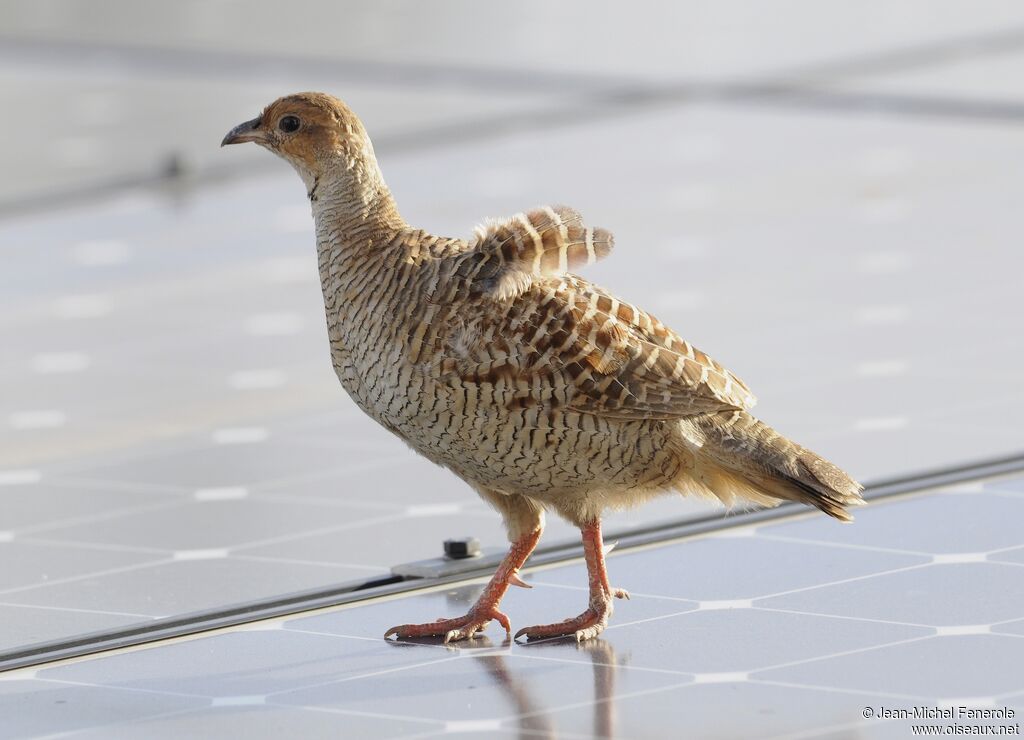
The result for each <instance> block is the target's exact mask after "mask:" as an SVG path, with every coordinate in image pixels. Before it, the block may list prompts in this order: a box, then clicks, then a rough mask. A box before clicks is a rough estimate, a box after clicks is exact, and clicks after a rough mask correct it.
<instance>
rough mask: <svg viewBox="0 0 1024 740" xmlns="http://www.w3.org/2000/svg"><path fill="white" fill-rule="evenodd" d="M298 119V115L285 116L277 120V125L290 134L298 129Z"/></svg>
mask: <svg viewBox="0 0 1024 740" xmlns="http://www.w3.org/2000/svg"><path fill="white" fill-rule="evenodd" d="M299 125H300V121H299V118H298V116H285V117H284V118H282V119H281V120H280V121H278V122H277V127H278V128H279V129H281V130H282V131H284V132H285V133H286V134H291V133H294V132H296V131H298V130H299Z"/></svg>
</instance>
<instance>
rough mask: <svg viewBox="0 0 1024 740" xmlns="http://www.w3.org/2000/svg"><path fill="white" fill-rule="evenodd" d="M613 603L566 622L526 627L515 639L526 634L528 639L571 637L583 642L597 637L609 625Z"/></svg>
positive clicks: (591, 609) (590, 609)
mask: <svg viewBox="0 0 1024 740" xmlns="http://www.w3.org/2000/svg"><path fill="white" fill-rule="evenodd" d="M611 613H612V610H611V605H610V604H608V605H606V606H605V608H599V609H595V608H593V607H591V608H589V609H587V610H586V611H585V612H583V613H582V614H580V615H579V616H578V617H574V618H572V619H567V620H565V621H564V622H557V623H555V624H538V625H534V626H533V627H524V628H523V629H521V630H519V631H518V632H516V635H515V637H514V638H513V639H515V640H518V639H519V638H520V637H523V636H525V637H526V639H527V640H539V639H542V638H545V637H569V636H573V637H575V638H576V642H583V641H584V640H590V639H593V638H594V637H597V636H598V635H600V634H601V633H602V632H604V628H605V627H606V626H607V625H608V618H609V617H610V616H611Z"/></svg>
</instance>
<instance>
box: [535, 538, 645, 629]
mask: <svg viewBox="0 0 1024 740" xmlns="http://www.w3.org/2000/svg"><path fill="white" fill-rule="evenodd" d="M581 532H582V534H583V555H584V558H585V559H586V561H587V575H588V576H589V580H590V605H589V606H588V607H587V610H586V611H585V612H583V613H582V614H580V615H579V616H578V617H573V618H572V619H566V620H565V621H564V622H558V623H556V624H540V625H537V626H535V627H525V628H523V629H521V630H519V631H518V632H516V638H519V637H520V636H522V635H525V636H526V637H527V639H531V640H536V639H539V638H542V637H563V636H566V635H575V636H576V641H577V642H582V641H583V640H589V639H590V638H592V637H597V636H598V635H599V634H601V632H603V631H604V628H605V627H606V626H607V625H608V619H609V618H610V617H611V616H612V599H613V598H616V599H628V598H629V593H627V592H626V591H624V590H623V589H621V588H612V587H611V584H609V583H608V571H607V570H605V567H604V542H603V540H602V539H601V522H600V521H596V522H592V523H591V524H587V525H585V526H584V527H583V528H582V529H581Z"/></svg>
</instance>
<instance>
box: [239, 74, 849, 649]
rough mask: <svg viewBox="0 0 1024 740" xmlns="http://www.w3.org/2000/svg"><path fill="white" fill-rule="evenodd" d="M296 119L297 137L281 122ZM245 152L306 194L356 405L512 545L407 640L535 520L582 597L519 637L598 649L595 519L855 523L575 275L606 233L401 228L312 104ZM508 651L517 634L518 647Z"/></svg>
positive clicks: (610, 593) (745, 419)
mask: <svg viewBox="0 0 1024 740" xmlns="http://www.w3.org/2000/svg"><path fill="white" fill-rule="evenodd" d="M285 117H295V118H298V119H299V120H300V122H301V124H300V126H299V128H298V129H297V130H285V128H290V127H282V126H279V122H280V121H281V120H282V119H284V118H285ZM238 141H255V142H257V143H259V144H261V145H262V146H265V147H266V148H268V149H270V150H271V151H273V152H275V153H277V154H279V155H280V156H282V157H283V158H285V159H286V160H287V161H289V162H290V163H291V164H292V165H293V166H294V167H295V168H296V170H297V171H298V172H299V174H300V176H301V177H302V179H303V181H304V182H305V183H306V186H307V191H308V194H309V197H310V200H311V202H312V206H313V215H314V218H315V221H316V232H317V250H318V255H319V266H320V277H321V282H322V286H323V293H324V305H325V308H326V315H327V328H328V336H329V339H330V345H331V357H332V360H333V362H334V367H335V370H336V372H337V374H338V378H339V380H340V381H341V384H342V385H343V386H344V388H345V389H346V391H348V393H349V394H350V395H351V396H352V398H353V399H354V400H355V401H356V403H357V404H359V406H360V407H361V408H362V409H363V410H364V411H365V412H366V413H367V414H369V415H370V416H371V417H373V418H374V419H375V420H376V421H378V422H379V423H380V424H382V425H383V426H384V427H386V428H387V429H389V430H391V431H392V432H394V433H395V434H397V435H398V436H399V437H401V438H402V439H404V440H405V441H406V442H408V443H409V444H410V445H411V446H412V447H413V448H414V449H415V450H417V451H418V452H420V453H421V454H423V455H425V456H426V457H428V458H430V459H431V460H433V461H434V462H436V463H439V464H441V465H444V466H446V467H448V468H449V469H451V470H452V471H453V472H455V473H456V474H457V475H459V476H460V477H461V478H462V479H463V480H465V481H466V482H467V483H469V484H470V485H471V486H472V487H473V488H474V489H476V490H477V492H478V493H479V494H480V495H481V496H482V497H484V498H485V499H486V500H487V501H489V502H490V503H491V504H492V505H493V506H495V508H497V509H498V510H499V511H500V512H501V513H502V515H503V516H504V518H505V521H506V524H507V526H508V531H509V537H510V539H511V540H512V542H513V543H514V544H513V547H512V549H511V551H510V553H509V556H508V557H507V558H506V560H505V562H504V563H503V565H502V567H501V568H500V569H499V571H498V573H497V574H496V575H495V577H494V579H492V581H491V584H490V585H489V586H488V589H487V591H486V592H485V594H484V596H483V597H481V600H480V602H478V604H477V605H476V606H475V607H474V609H473V610H471V612H470V614H468V615H467V616H466V617H464V618H460V619H456V620H440V621H438V622H434V623H430V624H427V625H403V626H401V627H398V628H395V629H394V630H392V631H389V634H398V635H399V636H412V635H426V634H441V635H443V636H445V638H446V639H461V638H464V637H469V636H472V634H474V633H475V632H476V631H477V630H479V629H481V628H482V627H483V626H484V625H485V624H486V623H487V622H488V621H490V620H491V619H498V620H499V621H500V622H502V624H505V625H506V626H507V623H508V622H507V618H506V617H504V615H502V614H501V613H500V612H498V611H497V601H498V600H499V599H500V597H501V595H502V594H503V593H504V591H505V589H506V588H507V587H508V586H509V585H510V584H511V585H522V584H521V581H520V580H519V578H518V576H517V575H516V572H517V570H518V568H519V567H521V566H522V564H523V562H524V561H525V559H526V557H527V556H528V555H529V552H530V551H531V550H532V549H533V546H534V545H535V544H536V541H537V539H538V538H539V536H540V531H541V528H542V526H543V512H544V510H545V509H550V510H554V511H555V512H557V513H558V514H559V515H561V516H563V517H564V518H566V519H568V520H569V521H571V522H573V523H575V524H577V525H578V526H580V528H581V530H582V531H583V535H584V548H585V552H586V554H587V562H588V567H589V568H590V572H591V599H590V605H589V607H588V610H587V611H586V612H584V613H583V614H581V615H580V616H579V617H577V618H574V619H572V620H567V621H566V622H563V623H559V624H556V625H544V626H540V627H532V628H527V630H524V631H523V633H525V634H526V635H527V636H529V637H542V636H547V635H552V634H566V633H568V634H576V636H577V638H578V639H583V638H586V637H592V636H594V635H596V634H598V633H599V632H600V631H601V629H602V628H603V627H604V625H605V624H606V622H607V619H608V617H609V616H610V614H611V599H612V598H613V597H615V596H620V597H622V596H625V595H626V594H625V592H623V591H620V590H617V589H612V588H611V586H610V585H609V584H608V580H607V575H606V573H605V571H604V562H603V553H602V550H601V547H600V542H601V539H600V517H601V515H602V513H603V512H604V511H605V510H606V509H608V508H614V507H620V506H627V505H630V504H634V503H637V502H640V501H643V500H645V499H646V498H649V497H650V496H654V495H658V494H663V493H666V492H672V491H680V492H683V493H697V494H704V495H711V496H717V497H718V498H720V499H722V500H723V501H725V502H726V503H731V502H732V501H733V499H735V498H736V497H740V498H743V499H746V500H749V501H753V502H756V503H759V504H763V505H773V504H776V503H778V502H779V501H780V500H795V501H802V502H804V503H808V504H811V505H813V506H816V507H818V508H820V509H821V510H822V511H825V512H826V513H828V514H831V515H832V516H835V517H837V518H840V519H848V518H849V517H848V515H847V514H846V511H845V507H847V506H850V505H853V504H857V503H860V486H859V485H858V484H857V483H856V482H855V481H854V480H853V479H852V478H850V477H849V476H848V475H847V474H846V473H844V472H842V471H841V470H840V469H839V468H837V467H835V466H834V465H832V464H831V463H829V462H827V461H825V460H823V459H822V458H820V457H818V456H816V455H814V453H812V452H810V451H808V450H806V449H804V448H802V447H800V446H799V445H797V444H795V443H793V442H791V441H790V440H788V439H786V438H785V437H782V436H781V435H779V434H778V433H776V432H775V431H774V430H772V429H771V428H770V427H768V426H767V425H765V424H763V423H762V422H760V421H758V420H757V419H755V418H754V417H752V416H751V415H750V414H749V413H748V412H747V409H749V408H750V407H752V406H753V405H754V403H755V398H754V396H753V394H751V392H750V390H749V389H748V388H747V386H746V385H745V384H744V383H743V381H741V380H740V379H739V378H738V377H737V376H735V375H734V374H732V373H731V372H730V371H729V370H727V369H726V368H724V367H723V366H722V365H720V364H719V363H717V362H715V361H714V360H713V359H711V358H710V357H708V356H707V355H706V354H704V353H703V352H701V351H700V350H698V349H696V348H694V347H693V346H692V345H690V344H689V343H688V342H686V341H684V340H683V339H682V338H680V337H679V336H678V335H677V334H675V333H674V332H673V331H672V330H671V329H669V328H668V327H666V326H665V325H664V324H662V323H661V322H660V321H658V320H657V319H656V318H654V317H653V316H651V315H650V314H648V313H646V312H645V311H643V310H642V309H640V308H638V307H636V306H634V305H631V304H628V303H625V302H624V301H621V300H619V299H617V298H615V297H614V296H612V295H611V294H610V293H608V292H607V291H605V290H604V289H602V288H600V287H598V286H596V285H593V284H592V283H589V282H588V281H586V280H584V279H583V278H580V277H578V276H576V275H574V274H572V271H573V270H576V269H578V268H581V267H585V266H586V265H588V264H591V263H593V262H595V261H597V260H598V259H601V258H603V257H605V256H607V255H608V254H609V253H610V252H611V250H612V246H613V239H612V235H611V234H610V233H609V232H608V231H606V230H604V229H601V228H593V227H590V226H588V225H586V224H585V223H584V222H583V219H582V217H581V216H580V215H579V214H578V213H577V212H576V211H574V210H572V209H570V208H567V207H565V206H555V207H541V208H536V209H534V210H531V211H527V212H525V213H521V214H518V215H516V216H513V217H512V218H509V219H507V220H504V221H495V222H491V223H488V224H485V225H484V226H482V227H480V228H479V229H478V230H477V234H476V239H475V240H474V241H472V242H466V241H463V240H460V239H448V238H441V237H437V236H433V235H431V234H428V233H427V232H425V231H422V230H418V229H413V228H411V227H410V226H408V225H407V224H406V223H405V221H404V220H403V219H402V218H401V216H400V215H399V213H398V209H397V208H396V207H395V204H394V200H393V199H392V197H391V194H390V192H389V191H388V189H387V187H386V185H385V184H384V180H383V178H382V176H381V174H380V170H379V168H378V167H377V163H376V159H375V158H374V154H373V148H372V145H371V144H370V140H369V138H368V137H367V136H366V132H365V131H364V129H363V127H362V124H361V123H360V122H359V119H358V118H357V117H356V116H355V114H353V113H352V112H351V111H350V110H349V109H348V108H347V107H346V106H345V105H344V104H343V103H341V101H338V100H336V99H334V98H331V97H330V96H326V95H323V94H320V93H303V94H299V95H294V96H289V97H286V98H282V99H280V100H278V101H276V102H274V103H273V104H271V105H270V106H268V108H267V109H266V110H264V111H263V113H262V114H261V115H260V117H259V118H257V119H254V120H253V121H249V122H247V123H245V124H242V125H241V126H239V127H236V129H235V130H233V131H232V132H231V133H230V134H229V135H228V137H226V138H225V143H235V142H238ZM517 636H518V635H517Z"/></svg>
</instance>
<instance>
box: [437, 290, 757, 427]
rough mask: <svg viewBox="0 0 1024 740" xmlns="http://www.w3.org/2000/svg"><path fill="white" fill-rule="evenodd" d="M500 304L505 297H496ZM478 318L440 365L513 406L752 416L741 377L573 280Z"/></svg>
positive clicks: (612, 413)
mask: <svg viewBox="0 0 1024 740" xmlns="http://www.w3.org/2000/svg"><path fill="white" fill-rule="evenodd" d="M496 300H497V299H496ZM502 304H503V306H504V312H502V313H500V315H498V316H494V315H493V314H488V315H484V316H474V317H472V318H470V319H468V320H464V321H465V323H464V324H463V325H461V326H459V327H457V328H456V329H455V331H453V333H452V334H451V341H449V342H448V343H447V345H448V346H447V348H446V349H444V350H442V353H441V355H440V356H436V357H435V359H436V360H437V361H438V362H439V363H440V365H439V367H440V368H441V370H442V375H443V376H444V375H447V377H449V378H452V379H454V380H456V381H457V382H460V383H473V384H484V385H489V386H491V392H490V393H489V394H487V395H488V396H489V397H493V398H495V399H499V398H501V399H504V402H505V403H506V404H507V405H509V406H515V405H519V406H528V405H535V404H542V405H548V406H558V407H563V408H567V409H570V410H574V411H579V412H584V413H592V414H596V415H601V416H608V417H614V418H620V419H651V418H664V419H671V418H680V417H685V416H691V415H694V414H702V413H708V412H712V411H721V410H726V409H743V408H749V407H751V406H753V405H754V403H755V402H756V399H755V398H754V396H753V394H752V393H751V392H750V389H749V388H747V386H746V384H744V383H743V381H741V380H740V379H739V378H738V377H736V376H735V375H733V374H732V373H731V372H729V371H728V370H727V369H725V368H724V367H722V365H720V364H718V363H717V362H715V361H714V360H712V359H711V358H710V357H708V356H707V355H706V354H704V353H703V352H701V351H700V350H698V349H696V348H694V347H693V346H692V345H690V344H689V343H688V342H686V341H685V340H683V339H682V338H680V337H679V335H678V334H676V333H675V332H673V331H672V330H671V329H669V328H668V327H666V326H665V325H664V324H662V323H661V322H660V321H658V320H657V319H655V318H654V317H653V316H651V315H650V314H648V313H646V312H645V311H642V310H640V309H639V308H637V307H635V306H632V305H630V304H627V303H625V302H622V301H619V300H618V299H616V298H614V297H612V296H611V295H609V294H608V293H607V292H606V291H604V290H603V289H601V288H599V287H597V286H595V285H593V284H591V283H589V282H588V281H586V280H583V279H582V278H579V277H576V276H574V275H564V276H561V277H558V278H550V277H548V278H540V279H535V280H533V281H532V282H531V284H530V285H529V286H528V288H527V289H526V290H524V291H522V292H519V293H517V294H514V295H513V296H512V297H509V298H505V299H504V300H503V301H502Z"/></svg>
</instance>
